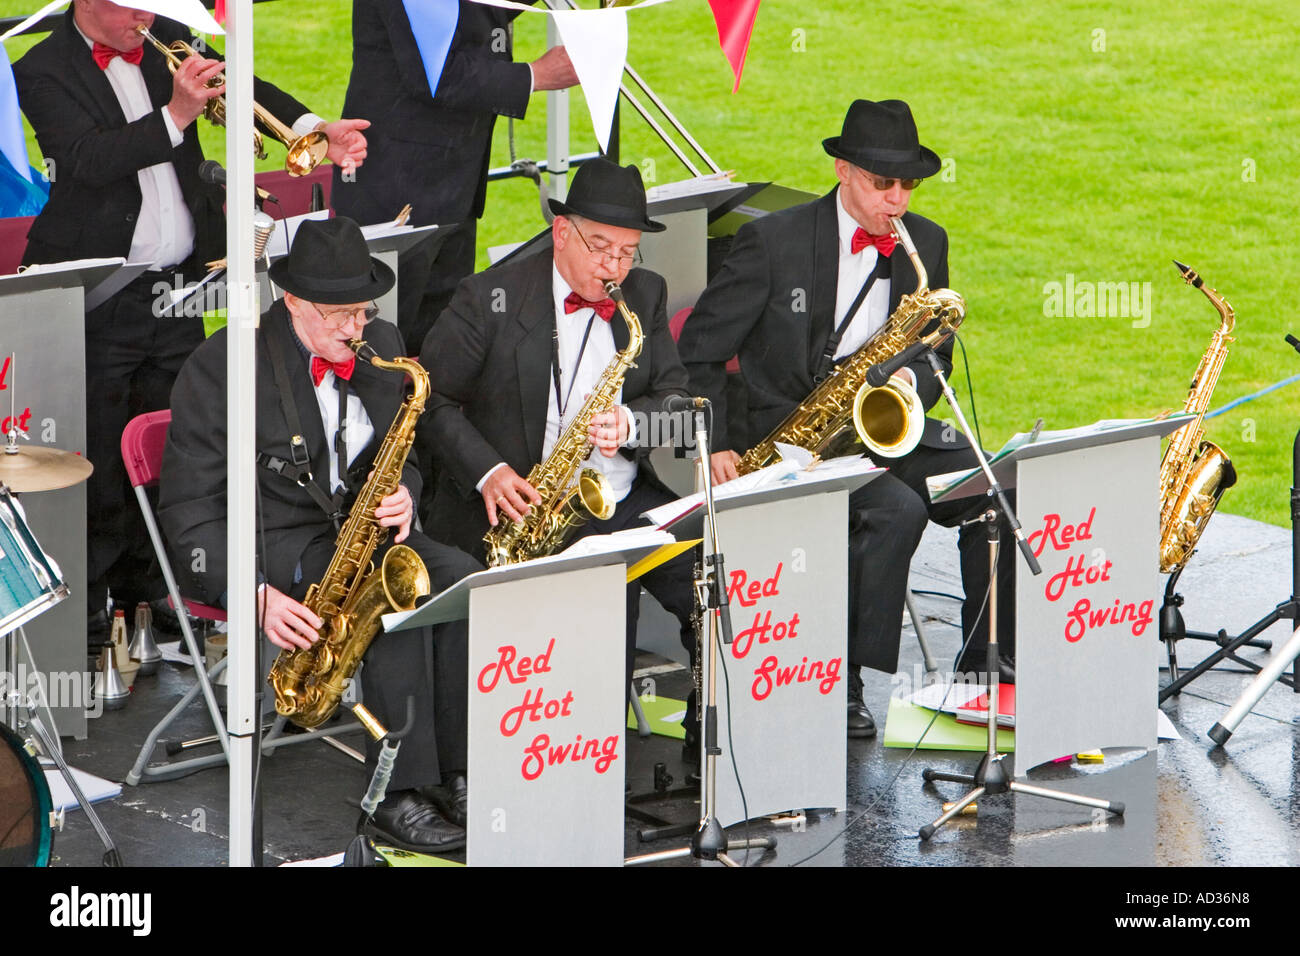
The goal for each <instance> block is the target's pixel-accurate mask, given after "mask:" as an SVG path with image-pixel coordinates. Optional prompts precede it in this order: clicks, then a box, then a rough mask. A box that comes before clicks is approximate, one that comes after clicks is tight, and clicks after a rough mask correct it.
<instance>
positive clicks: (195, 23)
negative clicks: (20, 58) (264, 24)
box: [0, 0, 226, 40]
mask: <svg viewBox="0 0 1300 956" xmlns="http://www.w3.org/2000/svg"><path fill="white" fill-rule="evenodd" d="M67 2H68V0H53V2H51V3H47V4H46V5H45V6H43V7H41V9H39V10H37V11H36V12H35V13H33V14H32V15H31V16H30V17H27V18H26V19H25V20H23V22H22V23H19V24H17V25H16V26H14V27H13V28H12V29H10V30H7V31H6V32H5V33H4V34H3V35H2V36H0V40H7V39H9V38H10V37H11V36H13V35H15V34H17V33H22V32H23V31H24V30H26V29H27V28H28V27H30V26H31V25H32V24H34V23H40V22H41V21H42V20H44V19H45V18H46V17H47V16H49V15H50V14H51V13H53V12H54V11H55V10H57V9H59V7H62V6H65V5H66V4H67ZM131 6H132V7H133V8H134V9H136V10H147V11H148V12H150V13H156V14H158V15H159V16H162V17H167V18H168V19H169V20H177V21H179V22H181V23H183V24H185V25H186V26H187V27H190V28H191V29H193V30H198V31H199V32H200V33H211V34H214V35H216V36H221V35H223V34H225V32H226V31H225V30H223V29H222V28H221V24H220V23H218V22H217V21H216V20H214V19H212V14H210V13H208V11H207V9H206V8H205V7H204V6H203V4H202V2H201V0H134V2H133V3H132V4H131Z"/></svg>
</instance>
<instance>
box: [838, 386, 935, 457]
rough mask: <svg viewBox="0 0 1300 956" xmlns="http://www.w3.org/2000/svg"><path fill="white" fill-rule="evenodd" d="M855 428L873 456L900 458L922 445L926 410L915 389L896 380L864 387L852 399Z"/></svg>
mask: <svg viewBox="0 0 1300 956" xmlns="http://www.w3.org/2000/svg"><path fill="white" fill-rule="evenodd" d="M853 428H854V430H855V431H856V432H857V433H858V437H859V438H860V439H861V440H862V444H863V445H865V446H866V448H867V450H868V451H869V452H871V454H873V455H879V456H880V457H882V458H901V457H902V456H904V455H906V454H907V453H908V452H910V451H911V450H912V449H914V448H915V447H916V446H917V445H919V444H920V443H921V432H922V431H924V430H925V407H924V406H923V405H922V404H921V396H920V395H918V394H917V393H916V389H914V388H912V386H910V385H908V384H907V383H906V382H901V381H899V380H897V379H890V380H889V381H888V382H886V383H885V384H884V385H882V386H880V387H879V388H872V387H871V386H870V385H863V386H862V387H861V388H860V389H858V393H857V394H856V395H855V396H854V397H853Z"/></svg>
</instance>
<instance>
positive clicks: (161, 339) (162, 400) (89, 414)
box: [86, 272, 203, 613]
mask: <svg viewBox="0 0 1300 956" xmlns="http://www.w3.org/2000/svg"><path fill="white" fill-rule="evenodd" d="M190 278H194V276H190ZM161 288H167V289H171V288H173V273H171V272H166V273H159V272H147V273H145V274H143V275H141V276H139V277H137V278H136V279H135V280H133V281H132V282H131V283H129V284H128V285H127V286H126V287H125V288H123V289H122V290H121V291H120V292H118V293H117V295H115V296H113V297H112V298H111V299H109V300H108V301H107V302H104V303H103V304H102V305H100V306H98V307H96V308H94V309H92V310H91V311H89V312H87V313H86V457H87V458H88V459H89V460H90V462H91V464H93V465H94V466H95V470H94V472H93V473H92V474H91V476H90V479H89V480H88V481H87V482H86V512H87V513H86V538H87V546H86V578H87V582H88V584H87V589H86V591H87V593H86V600H87V605H88V610H89V611H90V612H94V611H97V610H101V609H103V607H104V598H105V590H106V589H110V588H111V589H112V592H113V596H114V600H115V602H116V603H117V604H118V606H119V607H120V606H124V605H125V606H127V607H128V613H129V608H130V606H131V605H134V603H135V602H136V601H141V600H150V599H153V598H157V597H161V596H162V595H163V593H164V587H163V584H162V578H161V577H160V576H157V575H154V576H152V577H150V576H148V574H147V572H148V569H149V567H150V565H151V564H152V561H153V550H152V547H151V546H150V543H149V536H148V532H147V531H146V530H145V526H144V522H143V520H142V519H141V517H140V510H139V508H138V507H136V504H135V498H134V495H133V494H132V492H131V486H130V483H129V482H128V481H127V477H126V468H125V467H124V466H123V464H122V445H121V442H122V431H123V429H124V428H126V424H127V422H128V421H130V420H131V419H132V418H134V417H135V416H136V415H141V414H143V413H145V412H152V411H158V410H159V409H163V408H167V407H168V406H169V404H170V402H171V389H172V385H173V383H174V382H175V381H176V375H177V373H178V372H179V371H180V368H181V365H182V364H184V362H185V359H186V358H188V357H189V354H190V353H191V352H192V351H194V349H195V347H196V346H198V345H199V343H200V342H202V341H203V320H202V319H201V318H196V317H175V318H173V317H160V316H157V315H155V314H154V312H155V308H154V305H155V302H158V301H159V298H158V296H159V292H158V291H156V290H159V289H161Z"/></svg>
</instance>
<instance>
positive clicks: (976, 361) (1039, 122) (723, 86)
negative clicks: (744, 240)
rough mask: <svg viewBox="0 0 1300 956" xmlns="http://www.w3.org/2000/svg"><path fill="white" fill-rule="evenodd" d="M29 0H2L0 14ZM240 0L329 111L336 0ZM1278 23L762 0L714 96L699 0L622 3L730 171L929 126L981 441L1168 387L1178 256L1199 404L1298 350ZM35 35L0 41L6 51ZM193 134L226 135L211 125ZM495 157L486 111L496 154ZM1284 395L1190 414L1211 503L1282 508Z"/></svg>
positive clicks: (1291, 78) (1201, 0)
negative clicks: (1088, 304)
mask: <svg viewBox="0 0 1300 956" xmlns="http://www.w3.org/2000/svg"><path fill="white" fill-rule="evenodd" d="M35 6H37V3H36V0H28V2H25V3H18V2H14V0H0V14H18V13H25V12H29V11H30V10H31V9H33V8H34V7H35ZM256 14H257V21H256V41H257V44H258V59H257V64H258V66H257V68H258V71H259V73H261V74H262V75H264V76H267V77H269V78H272V79H274V80H275V81H276V82H277V83H279V84H280V85H282V86H284V87H285V88H286V89H288V90H290V91H292V92H293V93H294V94H295V95H297V96H298V97H299V98H300V99H302V100H303V101H305V102H307V103H309V104H311V105H312V106H313V108H314V109H315V110H316V111H317V112H318V113H320V114H321V115H324V116H327V117H332V116H334V115H337V111H338V109H339V108H340V106H341V104H342V101H343V93H344V89H345V87H346V85H347V78H348V71H349V69H350V64H351V56H350V42H349V31H350V16H351V4H349V3H346V2H343V0H279V2H276V3H268V4H259V5H258V6H257V7H256ZM1297 21H1300V14H1298V13H1297V9H1296V7H1295V5H1294V4H1293V3H1291V2H1287V0H1255V2H1252V3H1250V4H1240V5H1229V4H1222V3H1210V2H1208V0H1192V2H1181V3H1174V2H1172V0H1153V2H1150V3H1146V4H1142V5H1137V6H1131V5H1125V4H1118V3H1085V2H1082V0H1079V2H1056V3H1040V4H1018V5H1012V4H1006V3H1000V2H992V0H946V2H945V0H940V2H937V3H932V4H927V5H902V6H896V7H893V8H888V9H885V8H878V9H870V8H864V7H863V6H862V5H861V4H859V3H853V2H849V0H810V2H807V3H802V4H795V3H791V2H784V3H781V2H776V0H768V2H767V3H765V4H764V5H763V8H762V9H761V11H760V13H759V17H758V23H757V27H756V29H755V32H754V38H753V43H752V45H751V48H750V52H749V59H748V63H747V65H746V71H745V77H744V83H743V85H742V87H741V90H740V92H739V93H738V94H736V95H734V96H733V95H732V94H731V93H730V89H731V74H730V71H729V68H728V67H727V64H726V61H725V60H724V58H723V56H722V54H721V52H720V51H719V50H718V47H717V34H716V31H715V29H714V27H713V22H712V17H711V15H710V13H709V8H708V6H707V4H706V3H704V2H703V0H676V2H673V3H668V4H664V5H661V6H657V7H654V8H651V9H648V10H643V11H633V12H632V13H630V14H629V22H630V34H631V39H630V46H629V48H630V53H629V61H630V62H631V63H632V65H633V66H634V67H636V69H637V70H638V71H639V72H640V73H641V74H642V76H644V77H645V78H646V79H647V81H648V82H650V83H651V84H652V85H653V86H654V87H655V89H656V91H657V92H658V93H659V94H660V96H662V97H663V98H664V99H665V100H666V101H667V102H668V104H669V106H670V107H671V108H672V109H673V110H674V112H675V113H676V114H677V115H678V116H679V117H680V118H681V119H682V121H683V122H684V123H685V124H686V125H687V127H688V128H689V129H690V130H691V131H692V132H693V133H694V135H695V136H696V138H697V139H698V140H700V142H701V144H702V145H703V146H704V147H705V148H706V149H707V150H708V151H709V152H710V153H711V154H712V155H713V158H714V159H715V160H716V161H717V162H718V163H719V164H720V165H721V166H722V167H723V168H725V169H733V170H735V171H736V176H737V178H738V179H744V180H755V181H757V180H775V181H778V182H781V183H784V184H786V185H790V186H796V187H800V188H804V189H809V190H815V191H818V192H821V191H824V190H825V189H827V188H828V187H829V185H830V183H831V182H832V181H833V172H832V169H831V160H830V158H829V157H828V156H826V154H825V153H824V152H823V151H822V149H821V140H822V139H823V138H824V137H826V136H830V135H834V134H836V133H838V132H839V126H840V122H841V120H842V118H843V115H844V111H845V108H846V107H847V105H848V103H849V102H850V101H851V100H852V99H853V98H855V97H867V98H872V99H883V98H888V97H899V98H903V99H906V100H908V101H909V102H910V103H911V105H912V109H913V112H914V114H915V116H916V118H917V123H918V125H919V127H920V131H921V139H922V142H924V143H925V144H926V145H928V146H930V147H932V148H933V149H935V150H936V151H937V152H938V153H939V155H940V156H942V157H943V158H944V160H945V173H944V174H943V175H941V176H939V177H936V178H935V179H933V180H931V181H929V182H926V183H925V184H924V185H923V186H922V187H920V189H918V191H917V192H916V194H915V197H914V199H913V201H912V208H913V209H914V210H915V211H917V212H919V213H921V214H923V215H926V216H929V217H931V218H933V219H935V220H937V221H938V222H940V223H942V224H943V225H944V226H945V227H946V228H947V229H948V232H949V234H950V238H951V253H950V270H951V285H952V286H953V287H954V288H955V289H957V291H959V292H961V293H962V294H963V295H964V296H965V297H966V300H967V303H968V306H969V316H968V319H967V322H966V325H965V327H964V336H963V337H964V339H965V342H966V346H967V350H968V353H969V355H970V364H971V375H972V378H973V380H974V382H975V387H976V397H977V399H978V409H979V412H980V420H981V425H982V428H983V434H984V439H985V443H986V444H989V445H993V446H997V445H1000V444H1001V442H1002V441H1003V440H1004V439H1005V438H1007V437H1008V436H1009V435H1010V434H1011V433H1012V432H1014V431H1017V430H1022V429H1027V428H1028V427H1029V426H1030V425H1032V423H1033V421H1034V419H1035V418H1036V417H1038V416H1042V417H1043V418H1044V419H1045V420H1046V422H1047V427H1049V428H1051V427H1066V426H1071V425H1077V424H1081V423H1083V422H1086V421H1091V420H1093V419H1097V418H1114V417H1130V416H1142V415H1150V414H1154V413H1157V412H1159V411H1162V410H1164V409H1168V408H1181V407H1182V404H1183V402H1184V400H1185V398H1186V394H1187V386H1188V382H1189V380H1190V377H1191V375H1192V372H1193V370H1194V369H1195V367H1196V364H1197V362H1198V360H1199V359H1200V356H1201V353H1202V352H1203V351H1204V350H1205V348H1206V346H1207V344H1208V343H1209V340H1210V334H1211V332H1212V331H1213V330H1214V329H1215V328H1216V327H1217V325H1218V315H1217V313H1216V312H1215V311H1214V309H1213V308H1212V307H1211V306H1210V303H1209V302H1208V301H1207V300H1206V299H1205V297H1204V296H1203V295H1202V294H1201V293H1199V292H1197V291H1195V290H1193V289H1191V288H1189V287H1187V286H1186V285H1184V284H1183V283H1182V282H1181V280H1180V279H1179V277H1178V274H1177V272H1176V271H1175V270H1174V267H1173V265H1172V264H1171V262H1170V260H1171V259H1173V258H1178V259H1181V260H1182V261H1184V262H1187V263H1189V264H1191V265H1192V266H1193V267H1194V268H1196V269H1198V270H1199V271H1200V272H1201V274H1202V275H1203V276H1204V277H1205V279H1206V280H1207V282H1209V283H1210V284H1211V285H1213V286H1215V287H1217V288H1218V290H1219V291H1220V292H1221V293H1222V294H1223V295H1224V296H1225V297H1226V298H1227V299H1228V300H1229V301H1230V302H1231V303H1232V305H1233V306H1234V307H1235V309H1236V313H1237V318H1238V333H1237V337H1236V338H1237V340H1236V342H1235V343H1234V344H1233V346H1232V348H1231V353H1230V355H1229V356H1228V360H1227V363H1226V365H1225V367H1224V370H1223V375H1222V377H1221V379H1220V382H1219V385H1218V388H1217V389H1216V391H1215V401H1214V405H1216V406H1217V405H1222V404H1226V403H1227V402H1228V401H1230V400H1231V399H1234V398H1237V397H1239V396H1242V395H1245V394H1247V393H1250V392H1253V391H1255V390H1257V389H1260V388H1263V387H1265V386H1267V385H1269V384H1272V383H1274V382H1277V381H1279V380H1281V379H1283V378H1285V377H1287V376H1290V375H1293V374H1296V373H1300V356H1297V355H1296V354H1295V353H1294V352H1292V351H1291V349H1290V348H1289V347H1287V346H1286V345H1285V343H1284V342H1283V335H1284V334H1285V333H1286V332H1287V331H1296V332H1297V333H1298V334H1300V320H1297V319H1296V318H1295V317H1293V315H1292V314H1291V309H1290V307H1289V305H1288V303H1290V302H1291V301H1292V299H1293V294H1292V293H1293V290H1294V289H1295V288H1296V286H1297V279H1298V278H1300V276H1297V271H1298V270H1297V267H1296V264H1295V257H1294V251H1293V250H1294V232H1295V229H1294V222H1295V218H1296V206H1297V204H1296V200H1295V196H1296V193H1297V189H1298V188H1300V181H1298V177H1297V175H1296V157H1297V155H1300V132H1298V130H1300V108H1298V107H1297V106H1296V96H1295V92H1296V90H1297V89H1300V58H1297V57H1296V56H1295V53H1294V36H1295V34H1296V29H1297V26H1298V25H1300V24H1298V22H1297ZM31 42H32V41H30V40H27V39H19V40H15V41H10V43H9V44H8V47H9V55H10V57H11V58H12V59H17V58H18V57H19V56H20V55H21V54H22V53H23V52H24V51H25V50H26V49H27V48H28V47H29V46H30V45H31ZM544 43H545V40H544V28H543V18H542V17H541V16H538V15H532V14H525V15H524V16H522V17H521V18H520V23H519V25H518V29H517V37H516V58H517V59H525V58H528V59H531V58H533V57H535V56H537V55H540V53H541V52H542V50H543V49H544ZM571 115H572V117H573V122H572V134H571V136H572V139H571V142H572V150H573V152H586V151H588V150H590V149H593V148H594V145H593V144H594V140H593V138H592V137H591V131H590V125H589V123H588V121H587V118H586V113H585V107H583V105H582V103H581V96H580V94H575V95H574V96H573V97H572V106H571ZM625 117H627V119H626V122H625V125H624V131H623V142H622V159H623V161H624V162H636V163H638V164H639V165H641V166H642V168H643V170H644V171H646V173H647V178H651V177H652V178H653V179H654V180H655V181H658V182H667V181H670V180H673V179H677V178H681V176H682V175H683V171H682V170H681V168H680V167H679V166H678V165H677V163H676V161H675V160H674V159H673V158H672V156H671V154H670V153H669V152H668V151H667V149H666V148H665V147H663V146H662V145H661V144H660V143H659V142H658V141H657V139H655V138H654V136H653V134H652V133H651V132H650V131H649V130H648V129H647V128H646V127H645V126H644V125H642V124H641V123H640V121H639V120H637V119H635V118H634V117H633V116H632V114H631V112H630V111H627V110H625ZM203 135H204V146H205V149H206V150H207V152H208V154H209V155H210V156H212V157H214V158H221V157H222V155H223V152H224V149H223V143H222V139H221V134H220V133H219V132H215V131H212V130H207V131H205V133H204V134H203ZM515 142H516V149H517V153H518V155H520V156H528V157H532V158H542V157H544V155H545V146H546V111H545V98H544V97H543V96H540V95H539V96H536V97H534V99H533V103H532V106H531V108H530V110H529V113H528V117H527V119H526V120H525V121H523V122H520V123H516V124H515ZM31 151H32V157H33V160H34V161H35V162H37V164H38V165H39V159H38V158H37V157H38V153H37V150H36V149H35V146H34V144H33V145H32V147H31ZM508 161H509V149H508V145H507V137H506V124H505V123H504V122H502V123H500V124H499V125H498V135H497V140H496V143H495V146H494V156H493V164H494V165H504V164H506V163H507V162H508ZM276 162H278V160H276V161H275V162H272V161H268V162H267V163H265V164H264V166H265V168H271V167H273V166H274V165H276ZM541 225H542V221H541V219H540V213H539V210H538V204H537V196H536V191H535V190H534V188H533V186H532V184H531V183H528V182H527V181H522V180H520V181H510V182H507V183H499V184H494V185H493V186H492V187H491V188H490V190H489V194H488V211H487V214H486V217H485V218H484V220H483V223H482V224H481V227H480V230H479V240H480V243H481V249H480V264H486V255H485V254H484V253H483V252H482V250H483V249H486V247H487V246H489V245H494V244H498V243H504V242H509V241H512V240H516V239H520V238H523V237H525V236H527V235H529V234H531V233H533V232H535V231H536V230H537V229H538V228H540V227H541ZM1071 277H1072V278H1071ZM1067 281H1070V282H1072V283H1074V284H1075V285H1076V286H1077V284H1078V283H1082V282H1091V283H1101V282H1105V283H1126V284H1132V283H1136V284H1137V287H1138V288H1139V289H1140V290H1141V289H1149V290H1150V295H1149V299H1148V298H1147V297H1146V296H1145V295H1144V296H1143V303H1144V304H1147V303H1149V312H1148V313H1147V316H1148V318H1149V322H1147V321H1146V320H1144V319H1143V317H1142V316H1140V315H1136V316H1135V315H1133V314H1131V313H1132V312H1133V311H1134V310H1133V309H1132V307H1131V306H1130V314H1123V315H1115V314H1109V315H1102V316H1094V315H1089V316H1078V315H1076V316H1075V317H1066V316H1061V315H1053V314H1051V311H1052V310H1051V309H1049V308H1048V299H1049V296H1048V293H1047V291H1046V290H1049V289H1050V286H1049V283H1053V282H1059V283H1062V284H1065V283H1066V282H1067ZM1148 283H1149V285H1146V284H1148ZM1279 297H1280V298H1281V299H1282V302H1281V303H1279V302H1278V301H1277V300H1278V298H1279ZM957 378H958V379H959V382H958V384H960V386H961V391H962V392H965V383H964V376H961V375H960V374H959V375H958V376H957ZM1298 397H1300V384H1296V385H1291V386H1288V387H1286V388H1283V389H1279V390H1277V391H1275V392H1272V393H1270V394H1269V395H1267V396H1265V397H1263V398H1261V399H1258V400H1256V401H1253V402H1250V403H1247V404H1245V405H1242V406H1239V407H1238V408H1236V409H1234V410H1232V411H1231V412H1229V413H1228V414H1226V415H1224V416H1222V417H1220V418H1217V419H1215V420H1213V421H1212V422H1211V423H1210V424H1209V428H1208V434H1209V437H1211V438H1212V439H1213V440H1215V441H1217V442H1219V443H1220V444H1221V445H1222V446H1223V447H1224V448H1225V450H1226V451H1227V452H1228V453H1229V454H1230V455H1231V456H1232V458H1233V460H1234V462H1235V463H1236V465H1237V468H1238V471H1239V472H1240V475H1241V479H1240V482H1239V483H1238V485H1237V487H1235V488H1234V489H1233V490H1232V491H1231V492H1229V494H1228V495H1227V496H1226V497H1225V499H1224V502H1223V509H1224V510H1225V511H1228V512H1233V513H1236V514H1243V515H1247V516H1249V517H1252V518H1258V519H1261V520H1265V521H1271V522H1273V523H1275V524H1283V523H1285V522H1286V521H1287V520H1288V509H1287V488H1288V487H1289V485H1290V479H1291V464H1290V462H1291V456H1290V450H1291V443H1292V439H1293V438H1294V436H1295V432H1296V428H1297V427H1298V426H1300V414H1297V410H1300V401H1298Z"/></svg>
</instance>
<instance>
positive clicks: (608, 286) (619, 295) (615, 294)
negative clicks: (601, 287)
mask: <svg viewBox="0 0 1300 956" xmlns="http://www.w3.org/2000/svg"><path fill="white" fill-rule="evenodd" d="M605 294H606V295H607V296H609V297H610V298H611V299H613V300H614V301H615V302H623V290H622V289H620V288H619V287H618V283H617V282H615V281H614V280H613V279H610V280H609V281H608V282H606V283H605Z"/></svg>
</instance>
